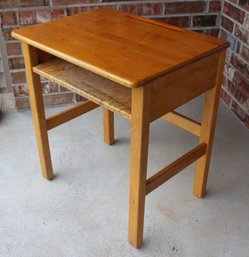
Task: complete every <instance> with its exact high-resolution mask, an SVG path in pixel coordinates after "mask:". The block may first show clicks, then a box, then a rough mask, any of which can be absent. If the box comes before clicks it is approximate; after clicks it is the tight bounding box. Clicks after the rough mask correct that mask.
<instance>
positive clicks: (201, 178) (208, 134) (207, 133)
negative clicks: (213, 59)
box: [194, 51, 226, 197]
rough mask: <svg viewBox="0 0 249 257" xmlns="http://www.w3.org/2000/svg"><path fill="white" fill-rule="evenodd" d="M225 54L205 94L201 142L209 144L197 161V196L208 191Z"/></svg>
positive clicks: (222, 54) (220, 58)
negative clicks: (213, 83)
mask: <svg viewBox="0 0 249 257" xmlns="http://www.w3.org/2000/svg"><path fill="white" fill-rule="evenodd" d="M225 54H226V53H225V51H222V52H221V53H220V55H219V63H218V68H217V74H216V81H215V87H214V88H212V89H211V90H209V91H208V92H207V93H206V95H205V102H204V110H203V115H202V125H201V134H200V143H205V144H207V151H206V154H205V155H203V156H202V157H201V158H200V159H199V160H198V162H197V168H196V175H195V181H194V194H195V196H197V197H203V196H204V195H205V193H206V185H207V178H208V171H209V164H210V158H211V151H212V145H213V138H214V131H215V123H216V117H217V111H218V106H219V96H220V90H221V83H222V80H223V69H224V63H225Z"/></svg>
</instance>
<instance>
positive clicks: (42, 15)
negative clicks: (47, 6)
mask: <svg viewBox="0 0 249 257" xmlns="http://www.w3.org/2000/svg"><path fill="white" fill-rule="evenodd" d="M51 19H52V14H51V11H50V10H38V11H36V12H35V21H36V22H37V23H43V22H47V21H50V20H51Z"/></svg>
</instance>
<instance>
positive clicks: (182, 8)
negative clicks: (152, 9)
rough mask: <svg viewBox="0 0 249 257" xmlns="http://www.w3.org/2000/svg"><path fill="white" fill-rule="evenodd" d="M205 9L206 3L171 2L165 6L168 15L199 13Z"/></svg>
mask: <svg viewBox="0 0 249 257" xmlns="http://www.w3.org/2000/svg"><path fill="white" fill-rule="evenodd" d="M204 9H205V2H204V1H194V2H170V3H166V4H165V11H166V14H176V13H199V12H203V11H204Z"/></svg>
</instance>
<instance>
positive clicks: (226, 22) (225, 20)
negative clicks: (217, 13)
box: [221, 16, 234, 32]
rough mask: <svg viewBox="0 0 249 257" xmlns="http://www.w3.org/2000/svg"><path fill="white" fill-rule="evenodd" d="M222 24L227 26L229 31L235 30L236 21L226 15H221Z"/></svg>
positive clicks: (224, 26)
mask: <svg viewBox="0 0 249 257" xmlns="http://www.w3.org/2000/svg"><path fill="white" fill-rule="evenodd" d="M221 26H222V27H223V28H225V29H226V30H227V31H229V32H233V26H234V23H233V22H232V21H231V20H229V19H228V18H226V17H225V16H222V17H221Z"/></svg>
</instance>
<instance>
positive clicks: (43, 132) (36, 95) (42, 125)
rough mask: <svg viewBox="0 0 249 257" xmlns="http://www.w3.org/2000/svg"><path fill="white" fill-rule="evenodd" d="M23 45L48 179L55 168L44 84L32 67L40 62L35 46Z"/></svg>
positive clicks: (37, 135)
mask: <svg viewBox="0 0 249 257" xmlns="http://www.w3.org/2000/svg"><path fill="white" fill-rule="evenodd" d="M22 46H23V54H24V60H25V67H26V75H27V81H28V86H29V97H30V105H31V109H32V114H33V119H34V125H35V132H36V140H37V145H38V151H39V155H40V162H41V168H42V174H43V176H44V177H45V178H46V179H52V178H53V168H52V162H51V156H50V149H49V142H48V134H47V128H46V119H45V113H44V105H43V98H42V86H41V82H40V77H39V76H38V75H37V74H35V73H34V72H33V71H32V67H33V66H34V65H37V63H38V58H37V52H36V49H35V48H34V47H32V46H29V45H27V44H25V43H23V44H22Z"/></svg>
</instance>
